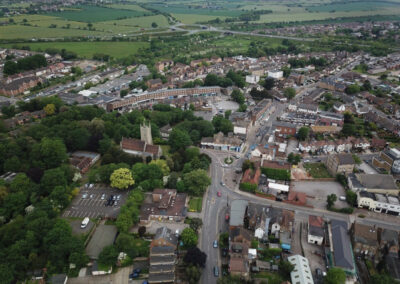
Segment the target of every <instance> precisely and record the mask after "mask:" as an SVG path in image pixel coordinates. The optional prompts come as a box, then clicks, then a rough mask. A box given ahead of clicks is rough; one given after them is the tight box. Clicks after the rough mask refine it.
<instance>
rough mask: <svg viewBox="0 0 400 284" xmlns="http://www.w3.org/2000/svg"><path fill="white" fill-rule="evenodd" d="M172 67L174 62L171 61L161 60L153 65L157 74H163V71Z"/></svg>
mask: <svg viewBox="0 0 400 284" xmlns="http://www.w3.org/2000/svg"><path fill="white" fill-rule="evenodd" d="M173 65H174V61H172V60H163V61H160V62H157V63H156V64H155V68H156V70H157V71H158V72H163V71H164V69H166V68H169V67H172V66H173Z"/></svg>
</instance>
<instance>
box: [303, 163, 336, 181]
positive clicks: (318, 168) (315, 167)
mask: <svg viewBox="0 0 400 284" xmlns="http://www.w3.org/2000/svg"><path fill="white" fill-rule="evenodd" d="M304 168H305V169H306V171H307V172H308V173H309V174H310V175H311V176H312V177H313V178H331V177H332V176H331V175H330V174H329V172H328V170H327V169H326V167H325V165H324V164H323V163H305V164H304Z"/></svg>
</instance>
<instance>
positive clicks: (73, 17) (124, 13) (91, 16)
mask: <svg viewBox="0 0 400 284" xmlns="http://www.w3.org/2000/svg"><path fill="white" fill-rule="evenodd" d="M77 8H78V9H77V10H68V11H62V12H53V13H48V15H50V16H55V17H60V18H63V19H66V20H70V21H80V22H87V23H95V22H103V21H112V20H119V19H124V18H132V17H140V16H145V15H149V14H150V13H149V12H146V11H143V9H142V10H141V11H137V10H130V9H129V10H128V9H113V8H107V7H98V6H78V7H77Z"/></svg>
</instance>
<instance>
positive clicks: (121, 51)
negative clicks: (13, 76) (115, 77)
mask: <svg viewBox="0 0 400 284" xmlns="http://www.w3.org/2000/svg"><path fill="white" fill-rule="evenodd" d="M19 45H29V46H30V47H31V50H34V51H40V50H41V51H43V50H46V48H49V47H51V48H57V49H63V48H65V49H66V50H68V51H73V52H76V53H77V54H78V56H79V57H83V58H92V57H93V54H95V53H103V54H108V55H110V56H112V57H114V58H123V57H126V56H128V55H131V54H135V53H136V52H137V51H138V49H139V48H143V47H148V46H149V43H147V42H141V41H139V42H126V41H124V42H112V41H102V42H101V41H100V42H96V41H93V42H39V43H21V44H17V46H19ZM1 46H2V47H12V46H14V44H3V45H1Z"/></svg>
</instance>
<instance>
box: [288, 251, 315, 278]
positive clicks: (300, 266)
mask: <svg viewBox="0 0 400 284" xmlns="http://www.w3.org/2000/svg"><path fill="white" fill-rule="evenodd" d="M288 261H289V262H290V263H291V264H292V265H293V266H294V269H293V271H292V272H290V278H291V280H292V283H293V284H314V280H313V277H312V274H311V269H310V265H309V263H308V259H307V258H305V257H303V256H301V255H298V254H296V255H292V256H289V257H288Z"/></svg>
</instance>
